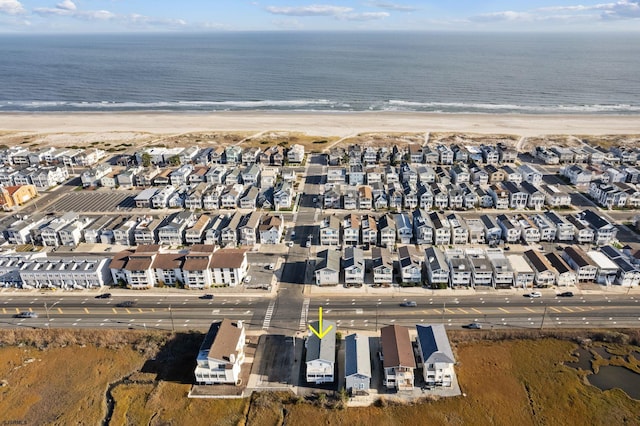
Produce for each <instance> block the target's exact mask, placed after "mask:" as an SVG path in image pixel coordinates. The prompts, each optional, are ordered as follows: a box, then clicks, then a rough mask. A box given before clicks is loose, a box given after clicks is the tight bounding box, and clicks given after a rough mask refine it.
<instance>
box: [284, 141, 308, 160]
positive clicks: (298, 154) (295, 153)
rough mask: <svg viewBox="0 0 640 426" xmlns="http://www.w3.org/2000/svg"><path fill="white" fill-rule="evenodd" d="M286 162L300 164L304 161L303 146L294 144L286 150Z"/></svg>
mask: <svg viewBox="0 0 640 426" xmlns="http://www.w3.org/2000/svg"><path fill="white" fill-rule="evenodd" d="M287 160H288V161H289V163H302V161H303V160H304V146H302V145H299V144H295V145H292V146H291V147H290V148H289V149H288V150H287Z"/></svg>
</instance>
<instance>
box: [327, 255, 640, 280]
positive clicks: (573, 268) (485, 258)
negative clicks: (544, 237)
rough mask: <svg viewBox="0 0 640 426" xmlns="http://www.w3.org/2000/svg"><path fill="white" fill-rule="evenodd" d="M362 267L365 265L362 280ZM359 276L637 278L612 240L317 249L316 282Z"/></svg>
mask: <svg viewBox="0 0 640 426" xmlns="http://www.w3.org/2000/svg"><path fill="white" fill-rule="evenodd" d="M366 271H371V278H370V279H367V280H365V278H367V277H366ZM365 282H368V283H371V284H373V285H385V286H388V285H391V284H392V283H400V284H415V285H427V286H429V287H431V288H434V289H435V288H456V287H472V288H476V287H479V286H485V287H492V288H496V289H508V288H513V287H516V288H531V287H534V286H536V287H549V286H553V285H557V286H561V287H567V286H573V285H576V284H577V283H580V282H597V283H599V284H604V285H620V286H623V287H635V286H638V285H639V284H640V262H639V261H638V260H637V259H636V258H635V257H633V256H632V255H630V254H629V253H624V252H623V251H620V250H617V249H615V248H614V247H612V246H604V247H601V248H600V250H599V251H595V250H591V251H588V252H585V251H583V250H582V249H581V248H580V247H578V246H567V247H566V248H565V249H564V251H563V252H562V253H556V252H552V253H546V254H545V253H541V252H539V251H536V250H528V251H526V252H524V254H521V255H520V254H512V255H509V256H507V255H505V253H504V251H503V250H501V249H495V248H493V249H491V248H490V249H486V250H482V249H477V248H467V249H462V248H460V249H451V248H450V249H446V250H441V249H440V248H438V247H434V246H431V247H428V248H427V249H425V251H424V254H421V253H418V252H417V251H416V250H415V249H414V247H413V246H402V247H400V248H399V249H398V253H397V254H392V253H390V252H389V251H388V250H387V249H385V248H377V247H376V248H374V249H373V250H372V251H371V257H370V258H365V257H364V252H363V251H362V250H361V249H359V248H357V247H348V248H346V249H345V250H344V252H340V251H338V250H335V249H328V250H323V251H321V252H319V253H318V259H317V260H316V264H315V284H316V285H318V286H329V285H338V284H342V283H344V285H345V286H361V285H362V284H363V283H365Z"/></svg>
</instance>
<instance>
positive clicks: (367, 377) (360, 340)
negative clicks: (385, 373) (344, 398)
mask: <svg viewBox="0 0 640 426" xmlns="http://www.w3.org/2000/svg"><path fill="white" fill-rule="evenodd" d="M369 357H370V352H369V338H367V336H359V335H357V334H350V335H348V336H347V337H346V338H345V353H344V366H345V367H344V370H345V371H344V376H345V382H346V389H347V392H349V393H350V394H351V395H353V394H357V393H365V392H367V391H368V390H369V387H370V386H371V360H370V358H369Z"/></svg>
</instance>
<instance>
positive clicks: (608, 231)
mask: <svg viewBox="0 0 640 426" xmlns="http://www.w3.org/2000/svg"><path fill="white" fill-rule="evenodd" d="M579 217H580V219H582V220H583V221H584V222H586V223H587V225H588V226H589V227H590V228H591V229H593V231H594V234H595V236H594V243H595V244H596V245H599V246H601V245H606V244H610V243H611V242H612V241H613V240H615V238H616V235H617V233H618V228H617V227H616V226H615V225H613V224H612V223H611V222H609V221H608V220H607V219H605V218H604V217H602V215H600V214H598V213H596V212H594V211H593V210H590V209H587V210H585V211H583V212H582V213H580V214H579Z"/></svg>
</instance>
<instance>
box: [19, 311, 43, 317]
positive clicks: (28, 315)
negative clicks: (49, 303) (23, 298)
mask: <svg viewBox="0 0 640 426" xmlns="http://www.w3.org/2000/svg"><path fill="white" fill-rule="evenodd" d="M13 317H14V318H38V313H37V312H31V311H25V312H20V313H19V314H15V315H14V316H13Z"/></svg>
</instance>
